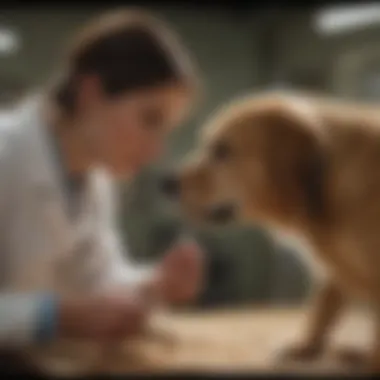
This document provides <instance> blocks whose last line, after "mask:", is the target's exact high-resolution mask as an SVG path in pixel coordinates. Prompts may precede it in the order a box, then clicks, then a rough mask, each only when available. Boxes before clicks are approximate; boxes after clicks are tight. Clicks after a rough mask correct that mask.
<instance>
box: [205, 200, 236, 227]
mask: <svg viewBox="0 0 380 380" xmlns="http://www.w3.org/2000/svg"><path fill="white" fill-rule="evenodd" d="M234 215H235V207H234V205H232V204H223V205H217V206H214V207H212V208H211V209H210V210H209V211H208V219H209V220H210V221H211V222H214V223H228V222H229V221H231V220H232V219H233V218H234Z"/></svg>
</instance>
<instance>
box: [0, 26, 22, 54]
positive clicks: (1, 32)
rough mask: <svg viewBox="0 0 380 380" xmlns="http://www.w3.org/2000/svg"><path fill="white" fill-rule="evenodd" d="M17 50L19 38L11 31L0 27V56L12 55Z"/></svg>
mask: <svg viewBox="0 0 380 380" xmlns="http://www.w3.org/2000/svg"><path fill="white" fill-rule="evenodd" d="M19 48H20V39H19V36H18V35H17V34H16V33H15V32H14V31H13V30H11V29H8V28H4V27H1V26H0V55H2V56H4V55H11V54H14V53H16V52H17V51H18V49H19Z"/></svg>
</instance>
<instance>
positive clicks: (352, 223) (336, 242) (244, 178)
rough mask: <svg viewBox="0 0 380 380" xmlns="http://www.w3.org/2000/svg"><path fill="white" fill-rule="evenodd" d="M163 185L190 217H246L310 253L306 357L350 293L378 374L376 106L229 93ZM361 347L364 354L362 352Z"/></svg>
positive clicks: (296, 349)
mask: <svg viewBox="0 0 380 380" xmlns="http://www.w3.org/2000/svg"><path fill="white" fill-rule="evenodd" d="M162 186H163V191H164V192H165V193H166V194H167V195H168V196H171V197H173V198H176V199H177V201H178V202H179V204H180V207H181V210H182V212H183V214H184V215H185V216H186V218H188V220H189V221H190V220H191V221H193V222H196V223H210V222H211V223H219V224H220V223H229V222H233V221H235V222H237V221H238V222H243V223H254V224H258V225H262V226H264V227H266V228H268V229H269V230H270V231H274V232H280V233H281V234H284V233H285V235H287V236H293V237H295V238H296V239H299V241H302V244H303V245H304V246H305V247H307V249H306V250H305V252H303V253H305V254H306V253H307V252H309V253H311V257H312V258H313V261H314V262H315V263H316V265H315V267H314V268H318V270H315V272H316V275H317V278H319V282H318V287H316V293H315V300H314V304H313V307H312V312H311V315H310V318H309V322H308V325H307V331H306V333H305V336H304V338H303V340H302V341H301V343H299V344H297V345H294V346H292V347H288V348H287V349H285V350H284V352H283V356H284V357H287V358H289V357H291V358H294V359H303V360H306V359H314V358H317V357H319V355H321V354H322V353H323V352H324V350H325V348H326V345H327V343H328V338H329V335H330V333H331V332H332V329H333V326H334V324H335V322H337V321H338V318H339V317H340V316H341V315H342V312H343V310H344V307H345V306H347V305H348V302H349V301H350V300H351V299H353V298H358V299H363V300H366V302H369V303H370V305H371V307H372V310H373V315H374V322H375V324H374V329H375V331H374V343H373V346H371V349H370V352H369V353H366V354H365V356H364V358H363V359H365V367H366V368H367V369H368V371H370V372H375V373H380V234H379V229H380V110H379V109H377V107H376V106H375V105H365V104H359V103H355V102H352V103H350V102H348V101H347V102H346V101H343V100H338V99H329V98H327V97H323V96H311V95H309V94H301V93H269V94H262V95H256V96H246V97H244V98H239V99H234V100H232V101H231V102H230V103H229V104H227V105H224V106H223V107H221V108H220V109H219V110H217V111H216V112H215V114H214V115H213V116H212V117H211V118H210V119H209V120H208V121H207V122H206V125H205V126H204V127H203V128H202V129H201V134H200V139H199V142H198V146H197V148H196V149H195V150H194V151H193V152H192V153H191V155H190V157H189V158H188V159H187V160H186V161H185V163H184V164H183V165H181V167H180V168H179V169H178V170H177V171H176V173H175V174H172V175H170V176H168V177H167V178H165V179H164V180H163V183H162ZM363 354H364V353H363Z"/></svg>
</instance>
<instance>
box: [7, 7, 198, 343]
mask: <svg viewBox="0 0 380 380" xmlns="http://www.w3.org/2000/svg"><path fill="white" fill-rule="evenodd" d="M195 82H196V81H195V75H194V73H193V72H192V67H191V64H190V62H189V60H188V58H187V55H186V53H185V52H184V51H183V49H182V47H181V46H180V44H179V42H178V41H177V40H176V38H175V37H174V36H173V35H172V33H171V32H170V31H169V30H168V29H167V28H166V27H165V25H163V24H162V23H161V22H160V21H158V20H156V19H155V18H153V17H152V16H150V15H148V14H145V13H142V12H136V11H121V12H117V13H114V14H110V15H106V16H104V17H101V18H100V19H98V20H97V21H96V22H94V23H92V24H91V25H89V26H88V27H87V28H85V30H84V31H83V32H82V33H81V34H80V35H79V36H77V38H76V39H75V40H74V44H73V45H72V46H71V48H70V49H69V51H68V55H67V57H66V61H65V62H64V65H63V71H62V73H61V75H60V77H59V79H58V80H56V81H55V82H54V85H53V86H52V87H51V88H50V90H49V91H46V92H45V93H44V94H43V95H42V96H41V97H40V98H38V99H32V100H31V101H29V102H26V103H25V104H24V105H23V106H22V107H21V109H18V110H17V112H16V113H15V114H14V117H13V121H12V122H11V123H10V122H9V121H8V122H6V123H4V125H1V126H0V127H1V128H0V141H1V149H0V187H1V188H0V207H1V215H2V216H3V218H2V228H1V238H0V241H1V243H0V244H1V249H0V258H1V266H0V267H1V270H2V274H1V277H0V279H1V286H2V288H1V293H0V294H1V295H0V345H1V347H3V348H11V347H13V348H16V349H18V348H23V347H25V346H27V345H29V344H38V343H40V342H46V341H49V340H52V339H54V338H56V337H70V338H78V339H81V338H84V339H94V340H96V341H99V340H104V339H105V340H109V339H122V338H124V337H126V336H129V335H130V334H135V333H138V332H139V331H140V330H141V328H142V326H143V324H144V321H145V319H146V317H147V315H149V306H150V302H151V299H152V297H156V298H160V299H161V300H162V301H163V302H166V303H168V304H170V303H175V302H184V301H186V300H189V299H191V298H192V297H194V296H195V295H196V294H197V291H198V288H199V284H200V277H201V267H202V260H201V255H200V250H199V248H198V247H197V246H196V245H182V246H178V247H176V248H174V249H173V250H172V251H170V252H169V253H168V254H167V255H166V256H165V257H164V259H163V261H162V262H161V263H159V264H157V266H155V267H154V268H144V267H138V266H136V265H135V264H133V263H131V262H129V261H128V259H127V258H126V257H125V255H124V254H123V253H122V249H121V246H120V242H119V239H118V237H117V235H116V229H115V225H114V209H115V205H113V204H112V203H113V199H114V195H112V191H113V188H112V182H111V177H112V178H130V177H131V176H133V175H135V174H136V173H138V171H139V170H140V169H141V168H142V167H144V166H145V165H147V164H149V163H150V162H152V161H154V160H155V159H156V158H157V157H158V156H159V155H160V153H161V150H162V146H163V144H164V141H165V137H166V135H167V134H168V133H169V131H170V130H171V129H172V128H173V127H175V126H176V125H178V124H179V123H180V121H181V120H182V119H183V118H184V116H185V114H186V112H187V111H188V110H189V107H190V106H191V103H192V101H193V99H194V95H195V90H196V86H195ZM132 290H134V292H133V294H134V297H132V296H131V292H130V291H132Z"/></svg>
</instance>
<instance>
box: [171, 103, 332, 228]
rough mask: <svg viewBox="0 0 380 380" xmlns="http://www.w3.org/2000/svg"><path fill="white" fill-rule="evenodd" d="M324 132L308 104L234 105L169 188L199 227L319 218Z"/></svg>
mask: <svg viewBox="0 0 380 380" xmlns="http://www.w3.org/2000/svg"><path fill="white" fill-rule="evenodd" d="M323 132H324V131H323V128H322V126H321V124H320V120H318V115H317V113H316V112H315V110H314V109H313V106H312V104H308V103H307V102H306V101H301V100H300V101H297V100H296V99H292V98H287V97H278V96H277V97H276V96H270V97H265V98H251V99H245V100H240V101H237V102H234V103H233V104H232V105H230V106H228V107H226V108H224V109H223V110H220V111H219V112H217V114H216V115H215V116H214V117H212V118H211V120H210V121H209V122H208V123H207V124H206V125H205V126H204V128H203V129H202V132H201V136H200V141H199V144H198V147H197V149H196V150H195V151H194V152H193V153H192V155H191V158H190V159H188V160H187V161H186V162H185V164H184V165H183V166H182V167H181V169H180V171H179V173H177V175H176V176H175V177H172V178H167V179H166V181H165V182H164V189H165V191H166V192H167V193H168V194H171V195H172V196H176V197H177V198H178V200H179V201H180V204H181V206H182V208H183V211H184V213H185V215H187V216H188V217H190V218H192V219H195V220H198V221H214V222H229V221H233V220H240V221H244V220H249V221H253V222H266V221H268V222H269V221H272V222H289V221H290V220H291V219H292V218H300V217H304V216H307V217H310V218H319V217H321V216H322V214H323V212H324V194H323V179H324V163H325V158H326V157H325V141H324V135H323Z"/></svg>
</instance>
